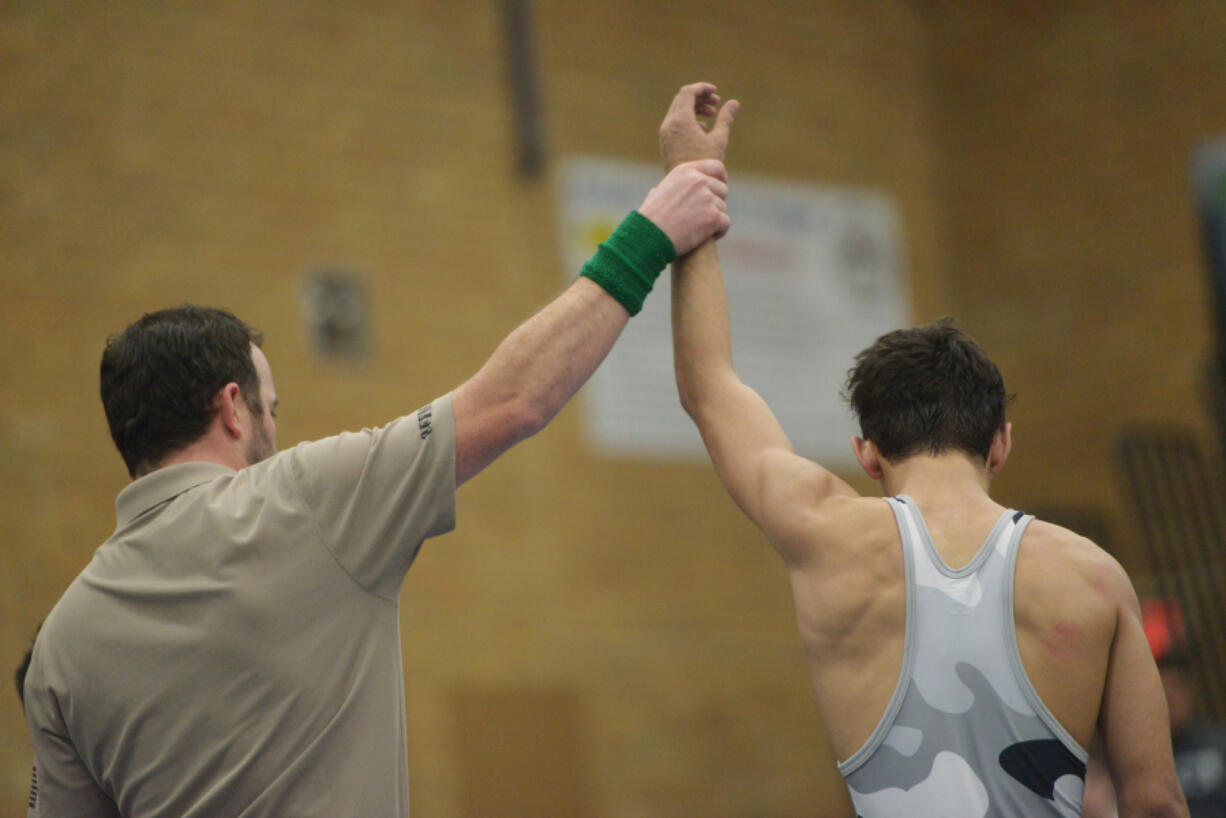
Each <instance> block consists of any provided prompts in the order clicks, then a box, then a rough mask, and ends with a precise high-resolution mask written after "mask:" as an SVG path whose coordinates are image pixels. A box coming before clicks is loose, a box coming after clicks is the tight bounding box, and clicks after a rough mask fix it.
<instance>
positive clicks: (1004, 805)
mask: <svg viewBox="0 0 1226 818" xmlns="http://www.w3.org/2000/svg"><path fill="white" fill-rule="evenodd" d="M886 501H887V502H888V503H889V504H890V507H891V508H892V509H893V511H894V516H895V518H896V519H897V521H898V531H899V534H900V536H901V537H902V551H903V563H904V567H905V573H906V582H907V620H906V622H907V624H906V628H907V632H906V642H905V646H904V648H903V662H902V672H901V673H900V674H899V679H898V685H897V687H895V689H894V695H893V697H892V698H891V699H890V704H889V706H888V707H887V708H886V712H885V714H884V715H883V716H882V717H881V721H880V722H879V723H878V724H877V729H876V730H875V731H873V734H872V736H870V737H869V739H868V741H867V742H866V743H865V744H864V746H863V747H861V748H860V749H859V750H858V751H857V752H856V753H855V755H853V756H852V757H851V758H849V759H847V760H846V761H844V762H843V763H841V764H839V772H841V773H842V774H843V777H844V779H845V780H846V781H847V786H848V788H849V789H850V790H851V800H852V802H853V803H854V804H855V807H856V813H857V815H859V816H862V818H885V816H891V817H893V816H933V817H934V818H935V816H942V818H986V816H993V818H1033V817H1034V816H1078V815H1080V814H1081V798H1082V792H1083V789H1084V783H1085V770H1086V766H1085V764H1086V759H1087V758H1088V754H1087V753H1086V751H1085V750H1084V749H1082V748H1081V746H1080V745H1079V744H1078V743H1077V742H1076V741H1075V740H1074V739H1073V737H1072V736H1070V735H1069V734H1068V731H1066V730H1065V729H1064V728H1063V727H1062V726H1061V725H1060V723H1059V722H1057V721H1056V719H1055V717H1054V716H1053V715H1052V714H1051V712H1050V711H1049V710H1048V709H1047V707H1046V706H1045V705H1044V704H1043V702H1042V701H1041V700H1040V699H1039V696H1038V694H1037V693H1036V692H1035V690H1034V687H1033V686H1032V685H1031V684H1030V680H1029V679H1028V678H1027V676H1026V671H1025V670H1024V669H1023V667H1022V660H1021V657H1020V655H1019V654H1018V650H1017V638H1016V635H1015V633H1014V630H1013V568H1014V565H1015V564H1016V561H1017V544H1018V541H1019V540H1020V539H1021V537H1022V533H1023V532H1024V531H1025V530H1026V526H1027V525H1028V524H1029V523H1030V521H1031V520H1032V519H1033V518H1032V517H1030V516H1028V515H1025V514H1022V513H1021V512H1020V511H1012V510H1010V511H1006V512H1005V513H1004V514H1002V515H1001V516H1000V519H999V520H997V521H996V525H995V527H993V529H992V532H991V533H990V534H989V535H988V538H987V540H986V541H985V542H984V544H983V546H982V547H980V549H979V552H978V553H977V554H976V555H975V557H974V559H972V560H971V561H970V562H969V563H967V565H966V566H965V567H963V568H960V569H958V570H957V571H954V570H951V569H950V568H949V566H947V565H946V564H945V561H944V560H942V559H941V556H940V554H938V553H937V550H936V548H935V547H934V546H933V544H932V538H931V536H929V534H928V528H927V526H926V525H924V518H923V517H922V516H921V515H920V512H919V509H918V508H916V505H915V501H913V500H911V499H910V498H909V497H907V496H905V495H899V496H898V497H889V498H886Z"/></svg>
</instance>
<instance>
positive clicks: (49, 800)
mask: <svg viewBox="0 0 1226 818" xmlns="http://www.w3.org/2000/svg"><path fill="white" fill-rule="evenodd" d="M25 711H26V722H27V724H28V725H29V728H30V742H31V744H33V745H34V775H33V780H32V781H31V782H30V800H29V804H28V807H29V808H28V811H27V812H26V816H27V818H29V817H30V816H39V817H40V818H41V816H57V818H112V817H113V818H118V816H119V811H118V810H117V809H116V808H115V804H114V802H112V801H111V799H110V798H108V797H107V796H106V795H105V794H104V793H103V792H102V790H101V789H100V788H99V787H98V784H97V782H95V781H94V779H93V776H91V775H90V773H89V770H87V769H86V767H85V763H84V762H83V761H82V760H81V757H80V756H79V755H78V754H77V750H76V748H75V747H74V746H73V744H72V741H71V740H70V739H69V738H68V729H67V727H66V726H65V724H64V719H63V715H62V714H61V712H60V706H59V703H58V702H57V701H56V698H55V695H54V694H53V693H52V692H51V690H50V689H49V686H48V685H47V684H45V683H44V682H43V679H42V674H41V671H40V668H39V666H38V664H37V662H34V663H32V664H31V666H30V672H29V674H28V675H27V676H26V684H25Z"/></svg>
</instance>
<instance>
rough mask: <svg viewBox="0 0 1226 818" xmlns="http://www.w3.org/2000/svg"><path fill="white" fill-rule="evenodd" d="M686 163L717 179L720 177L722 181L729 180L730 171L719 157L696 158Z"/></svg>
mask: <svg viewBox="0 0 1226 818" xmlns="http://www.w3.org/2000/svg"><path fill="white" fill-rule="evenodd" d="M684 164H685V166H688V167H692V168H694V169H695V170H698V171H701V172H702V173H704V174H706V175H707V176H713V177H715V178H716V179H719V180H720V181H721V182H727V181H728V171H727V170H725V169H724V163H723V162H721V161H719V160H718V159H695V160H694V161H692V162H686V163H684ZM677 167H682V165H678V166H677Z"/></svg>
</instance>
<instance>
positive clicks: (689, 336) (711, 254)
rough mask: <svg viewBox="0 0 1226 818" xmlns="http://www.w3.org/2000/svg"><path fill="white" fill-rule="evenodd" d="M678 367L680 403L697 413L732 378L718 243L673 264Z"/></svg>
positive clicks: (725, 295)
mask: <svg viewBox="0 0 1226 818" xmlns="http://www.w3.org/2000/svg"><path fill="white" fill-rule="evenodd" d="M672 289H673V303H672V309H673V363H674V368H675V370H676V376H677V389H678V391H679V392H680V395H681V404H682V406H684V407H685V409H686V411H687V412H689V413H690V414H691V415H693V414H694V413H695V412H696V411H697V410H698V409H700V408H701V405H702V403H703V398H704V394H705V393H706V392H707V391H709V390H710V389H711V388H713V379H714V378H718V377H729V376H732V375H733V369H732V337H731V329H730V323H729V317H728V295H727V292H726V291H725V288H724V279H723V275H722V274H721V273H720V267H719V251H718V250H717V249H716V243H715V241H713V240H712V241H707V242H706V243H704V244H703V245H701V246H700V247H698V248H697V249H696V250H694V251H693V252H692V253H690V254H688V255H686V256H683V257H682V258H679V259H677V261H676V262H675V263H674V264H673V278H672Z"/></svg>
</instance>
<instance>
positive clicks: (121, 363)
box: [101, 304, 264, 477]
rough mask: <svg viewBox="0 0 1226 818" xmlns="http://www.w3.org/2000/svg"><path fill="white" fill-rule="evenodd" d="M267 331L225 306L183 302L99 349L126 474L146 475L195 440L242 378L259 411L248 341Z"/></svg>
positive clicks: (105, 402)
mask: <svg viewBox="0 0 1226 818" xmlns="http://www.w3.org/2000/svg"><path fill="white" fill-rule="evenodd" d="M263 341H264V338H263V336H262V335H261V334H260V333H259V332H258V331H256V330H254V329H252V328H251V327H249V326H247V325H246V324H244V323H243V322H242V321H240V320H238V319H237V318H235V317H234V316H233V315H231V314H230V313H228V312H226V311H225V310H219V309H214V308H211V307H197V306H192V305H190V304H189V305H184V306H182V307H176V308H174V309H169V310H160V311H158V312H152V313H149V314H147V315H144V316H142V317H141V318H140V320H138V321H135V322H133V323H132V324H131V325H130V326H129V327H128V328H127V329H125V330H124V331H123V332H122V333H120V334H119V335H114V336H111V338H110V339H108V340H107V344H106V349H105V350H104V351H103V353H102V367H101V382H102V406H103V408H104V409H105V410H106V422H107V424H108V425H109V426H110V429H111V438H112V439H114V441H115V446H116V447H118V449H119V453H120V455H122V456H123V462H124V464H125V465H127V467H128V473H129V474H130V475H132V476H133V477H136V476H137V475H138V474H143V473H145V472H147V471H149V470H151V469H153V468H155V467H156V466H157V465H158V463H160V462H161V461H162V459H163V458H164V457H166V455H168V454H170V453H171V452H173V451H175V450H176V449H181V448H183V447H184V446H187V445H188V444H190V443H192V442H194V441H196V440H198V439H199V438H200V437H201V436H203V435H204V433H205V431H206V430H207V429H208V426H209V423H210V422H211V421H212V419H213V415H214V413H215V412H216V411H217V407H216V406H215V405H214V402H213V399H214V398H215V397H216V396H217V392H218V390H220V389H221V388H222V387H223V386H225V385H226V384H228V383H231V382H233V383H237V384H238V386H239V389H240V390H241V393H242V396H243V400H244V401H246V403H247V406H248V407H249V408H250V409H251V410H252V411H253V412H260V411H262V409H263V406H262V404H261V402H260V379H259V376H258V375H257V374H256V371H255V364H254V362H253V361H252V360H251V345H252V344H255V345H256V346H260V345H261V344H262V343H263Z"/></svg>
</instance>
